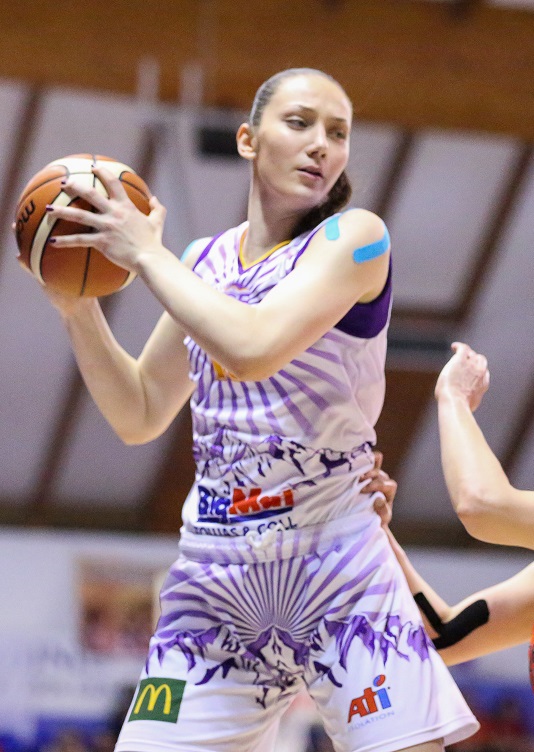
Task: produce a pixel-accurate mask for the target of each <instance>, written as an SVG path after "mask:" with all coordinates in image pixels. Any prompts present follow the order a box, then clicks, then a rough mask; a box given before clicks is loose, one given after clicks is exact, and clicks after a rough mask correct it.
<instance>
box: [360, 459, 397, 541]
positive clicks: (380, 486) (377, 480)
mask: <svg viewBox="0 0 534 752" xmlns="http://www.w3.org/2000/svg"><path fill="white" fill-rule="evenodd" d="M373 454H374V456H375V466H374V468H373V469H372V470H369V471H368V472H367V473H365V475H363V476H362V480H369V481H370V482H369V483H368V484H367V486H366V487H365V493H377V492H378V493H381V494H382V496H383V498H378V499H376V500H375V503H374V510H375V512H376V513H377V514H378V515H379V517H380V520H381V523H382V527H387V526H388V525H389V523H390V522H391V517H392V515H393V499H394V498H395V494H396V493H397V482H396V481H394V480H393V479H392V478H390V477H389V475H388V474H387V473H386V472H385V471H384V470H382V461H383V459H384V456H383V454H382V452H373Z"/></svg>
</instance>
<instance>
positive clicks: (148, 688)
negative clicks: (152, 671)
mask: <svg viewBox="0 0 534 752" xmlns="http://www.w3.org/2000/svg"><path fill="white" fill-rule="evenodd" d="M184 689H185V682H184V681H181V680H180V679H168V678H165V679H164V678H159V677H150V678H147V679H143V680H142V681H141V682H140V683H139V691H138V693H137V697H136V699H135V704H134V706H133V709H132V712H131V713H130V717H129V718H128V721H141V720H149V721H165V722H167V723H176V721H177V719H178V712H179V710H180V705H181V704H182V697H183V694H184Z"/></svg>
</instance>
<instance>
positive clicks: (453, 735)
mask: <svg viewBox="0 0 534 752" xmlns="http://www.w3.org/2000/svg"><path fill="white" fill-rule="evenodd" d="M479 729H480V723H479V722H478V721H477V720H476V718H475V717H474V716H473V715H462V716H460V717H459V718H455V719H454V720H453V721H448V722H446V723H442V724H438V725H435V726H430V727H428V728H426V729H424V730H422V731H417V732H416V733H414V734H404V735H403V736H397V737H395V738H394V739H388V740H387V741H385V742H383V743H379V742H378V743H376V744H369V745H367V746H366V747H357V748H356V747H354V748H350V752H398V750H399V749H406V748H410V747H415V746H416V745H417V744H424V743H425V742H431V741H435V740H437V739H442V740H443V746H444V747H448V746H449V745H450V744H456V742H460V741H462V740H463V739H468V738H469V737H470V736H472V735H473V734H475V733H476V732H477V731H478V730H479Z"/></svg>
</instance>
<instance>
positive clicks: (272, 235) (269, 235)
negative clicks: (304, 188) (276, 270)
mask: <svg viewBox="0 0 534 752" xmlns="http://www.w3.org/2000/svg"><path fill="white" fill-rule="evenodd" d="M247 216H248V222H249V225H248V232H247V234H246V237H245V242H244V246H243V254H244V256H245V258H246V260H247V261H248V262H249V263H251V262H253V261H255V260H256V259H258V258H260V257H261V256H263V255H264V254H265V253H267V252H268V251H270V250H271V248H273V247H274V246H276V245H279V244H280V243H283V242H284V241H287V240H289V239H290V238H291V237H292V232H293V229H294V227H295V225H296V224H297V222H298V221H299V219H301V216H302V214H296V213H295V212H294V211H288V209H287V207H282V206H281V205H280V199H279V198H278V200H277V201H276V202H274V201H269V200H268V199H267V198H265V197H262V199H261V200H260V198H259V196H257V195H255V194H254V192H253V191H251V194H250V196H249V202H248V212H247Z"/></svg>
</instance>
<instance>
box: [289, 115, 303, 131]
mask: <svg viewBox="0 0 534 752" xmlns="http://www.w3.org/2000/svg"><path fill="white" fill-rule="evenodd" d="M287 122H288V123H289V125H291V126H293V127H295V128H305V127H306V125H307V123H306V121H305V120H303V119H302V118H299V117H293V118H288V119H287Z"/></svg>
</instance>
